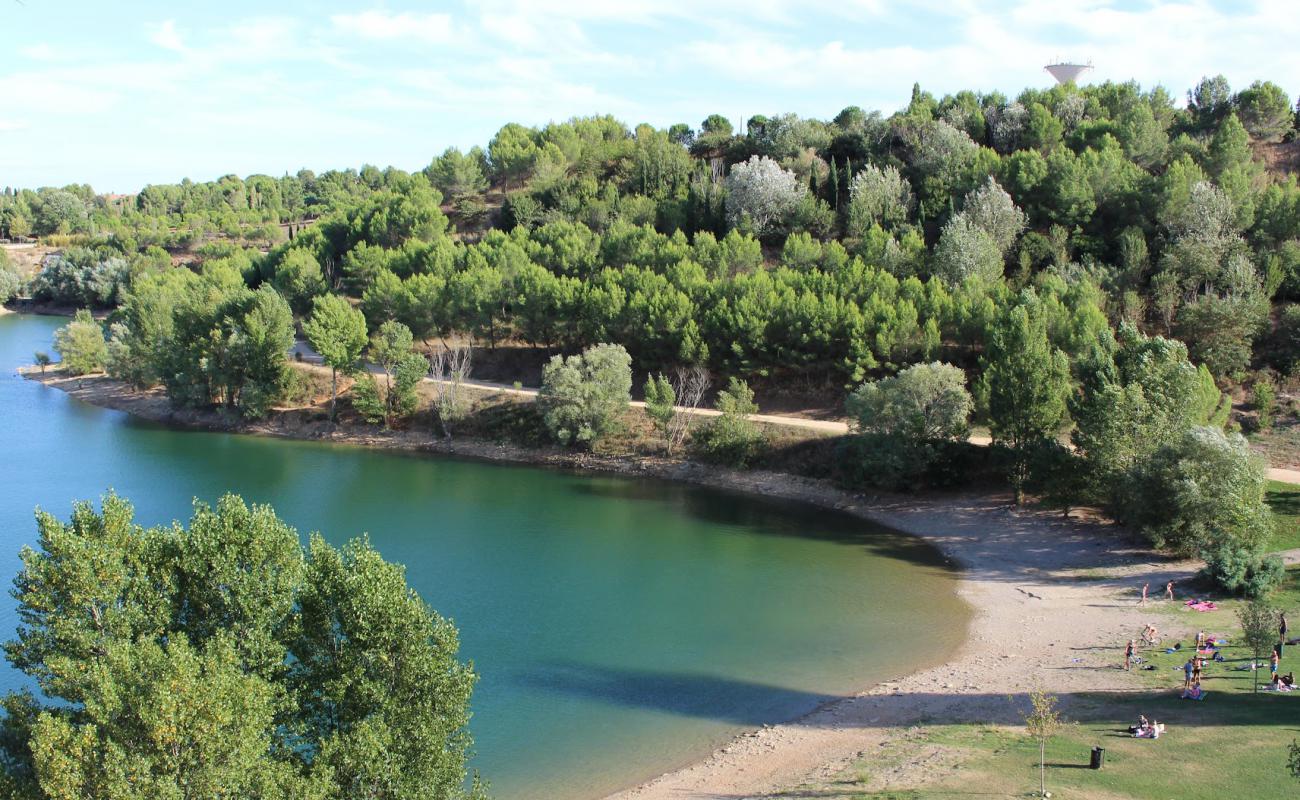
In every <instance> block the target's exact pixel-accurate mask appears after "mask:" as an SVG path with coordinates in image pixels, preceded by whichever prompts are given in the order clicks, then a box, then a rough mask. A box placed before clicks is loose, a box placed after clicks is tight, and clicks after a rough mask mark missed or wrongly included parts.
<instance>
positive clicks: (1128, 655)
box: [1124, 639, 1133, 670]
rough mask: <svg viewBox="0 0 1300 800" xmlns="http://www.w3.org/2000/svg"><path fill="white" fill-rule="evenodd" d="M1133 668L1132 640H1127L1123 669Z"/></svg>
mask: <svg viewBox="0 0 1300 800" xmlns="http://www.w3.org/2000/svg"><path fill="white" fill-rule="evenodd" d="M1132 668H1133V640H1132V639H1129V640H1128V647H1125V648H1124V669H1126V670H1127V669H1132Z"/></svg>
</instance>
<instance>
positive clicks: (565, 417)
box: [537, 344, 632, 447]
mask: <svg viewBox="0 0 1300 800" xmlns="http://www.w3.org/2000/svg"><path fill="white" fill-rule="evenodd" d="M631 393H632V357H631V356H629V355H628V353H627V350H625V349H623V346H622V345H617V344H598V345H594V346H592V347H589V348H587V349H586V350H584V351H583V352H582V353H581V354H580V355H575V356H568V357H565V356H553V357H552V358H551V360H550V363H548V364H547V365H546V366H545V367H544V368H543V369H542V388H541V391H540V392H539V393H538V395H537V403H538V406H539V407H540V408H541V412H542V421H543V423H544V424H545V425H546V430H547V431H548V432H549V433H550V434H551V436H552V437H553V438H554V439H555V440H556V441H557V442H559V443H560V444H563V445H585V446H588V447H590V446H591V445H592V444H593V443H595V442H596V441H598V440H599V439H600V438H601V437H602V436H604V435H606V434H607V433H609V432H610V430H612V429H613V428H614V426H615V425H616V424H617V423H618V420H619V418H620V417H621V416H622V414H623V412H624V411H625V410H626V409H627V404H628V402H629V401H630V400H631Z"/></svg>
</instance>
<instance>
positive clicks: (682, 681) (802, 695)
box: [516, 661, 835, 725]
mask: <svg viewBox="0 0 1300 800" xmlns="http://www.w3.org/2000/svg"><path fill="white" fill-rule="evenodd" d="M516 681H517V682H518V683H519V684H520V685H522V686H526V687H528V688H531V689H540V690H542V691H547V692H552V693H556V694H563V695H569V696H572V697H581V698H584V699H589V700H596V701H599V702H602V703H609V704H613V705H619V706H624V707H628V708H643V709H648V710H651V711H660V712H663V713H667V714H676V715H678V716H684V717H694V718H697V719H710V720H715V721H717V722H726V723H731V724H734V725H761V724H763V723H769V722H773V721H775V720H780V719H791V718H793V717H797V716H799V715H801V714H804V713H806V712H808V711H811V710H813V709H815V708H817V707H818V706H820V705H822V704H823V703H825V702H827V701H829V700H833V699H835V695H828V694H821V693H817V692H807V691H803V690H800V689H787V688H784V687H780V686H772V685H769V684H763V683H754V682H751V681H744V680H737V679H734V678H724V677H719V676H717V675H704V674H697V673H687V672H656V671H650V670H640V669H627V668H620V667H604V666H598V665H593V664H579V663H577V662H570V661H561V662H552V663H550V664H546V665H544V666H543V667H542V668H541V669H540V670H535V671H530V672H528V673H526V674H525V673H521V674H519V675H518V676H517V678H516Z"/></svg>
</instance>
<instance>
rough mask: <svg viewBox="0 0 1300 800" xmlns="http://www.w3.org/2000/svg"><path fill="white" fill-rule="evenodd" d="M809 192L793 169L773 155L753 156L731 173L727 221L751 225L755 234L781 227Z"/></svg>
mask: <svg viewBox="0 0 1300 800" xmlns="http://www.w3.org/2000/svg"><path fill="white" fill-rule="evenodd" d="M806 192H807V187H805V186H804V184H803V182H801V181H800V180H799V179H798V178H797V177H796V176H795V174H794V173H793V172H790V171H788V170H784V169H782V168H781V165H780V164H778V163H776V162H775V161H773V160H772V159H770V158H766V157H762V156H752V157H750V159H749V160H748V161H744V162H742V163H739V164H736V165H734V166H733V167H732V168H731V172H730V173H729V174H728V175H727V223H728V224H729V225H730V226H731V227H733V228H738V227H742V226H744V225H748V226H749V228H750V230H751V231H752V232H753V234H754V235H755V236H758V237H763V236H767V235H770V234H772V233H775V232H777V231H778V230H780V229H781V228H782V227H783V226H784V224H785V222H786V221H787V220H788V219H789V218H790V215H791V214H793V213H794V212H795V210H796V209H797V208H798V206H799V201H800V200H802V199H803V196H804V194H805V193H806Z"/></svg>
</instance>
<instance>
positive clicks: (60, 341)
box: [54, 308, 108, 375]
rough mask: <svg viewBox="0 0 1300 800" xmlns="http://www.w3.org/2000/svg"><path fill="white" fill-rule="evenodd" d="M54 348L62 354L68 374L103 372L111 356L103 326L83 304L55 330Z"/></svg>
mask: <svg viewBox="0 0 1300 800" xmlns="http://www.w3.org/2000/svg"><path fill="white" fill-rule="evenodd" d="M54 349H55V351H56V352H58V354H59V359H60V364H61V365H62V367H63V370H64V371H65V372H67V373H68V374H69V375H86V374H88V373H91V372H100V371H102V370H103V369H104V361H105V360H106V359H107V358H108V343H107V342H105V341H104V328H103V327H102V326H101V325H100V324H99V322H97V321H96V320H95V318H94V317H92V316H91V315H90V312H89V311H87V310H86V309H84V308H83V309H82V310H80V311H78V312H77V314H76V316H74V317H73V318H72V321H71V322H69V323H68V324H67V325H64V326H63V327H62V328H59V329H58V330H57V331H55V332H54Z"/></svg>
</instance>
